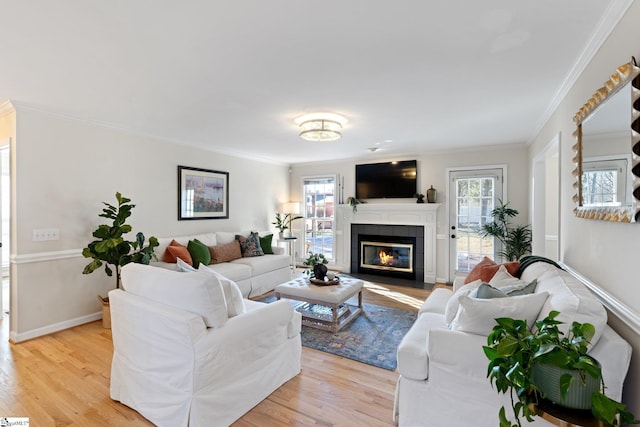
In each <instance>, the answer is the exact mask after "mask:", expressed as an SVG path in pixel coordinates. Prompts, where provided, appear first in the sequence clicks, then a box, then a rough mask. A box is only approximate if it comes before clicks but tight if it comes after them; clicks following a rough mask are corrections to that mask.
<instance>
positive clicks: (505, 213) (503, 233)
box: [481, 200, 532, 261]
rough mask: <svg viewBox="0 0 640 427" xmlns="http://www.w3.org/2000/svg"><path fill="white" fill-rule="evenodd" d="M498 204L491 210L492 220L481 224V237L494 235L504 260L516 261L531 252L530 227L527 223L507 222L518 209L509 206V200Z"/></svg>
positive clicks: (516, 213) (514, 215) (515, 214)
mask: <svg viewBox="0 0 640 427" xmlns="http://www.w3.org/2000/svg"><path fill="white" fill-rule="evenodd" d="M499 202H500V204H499V205H498V206H496V207H495V208H494V209H493V210H492V211H491V216H492V217H493V221H492V222H489V223H487V224H484V225H483V226H482V231H481V233H482V236H483V237H495V238H496V239H498V240H499V241H500V243H502V248H503V250H502V251H500V252H498V253H499V254H500V255H501V256H502V257H503V258H504V259H505V260H506V261H517V260H519V259H520V258H522V257H523V256H524V255H527V254H529V253H531V241H532V236H531V227H530V226H529V225H516V226H512V225H511V224H509V219H510V218H513V217H516V216H517V215H518V211H517V210H516V209H513V208H510V207H509V202H507V203H503V202H502V200H499Z"/></svg>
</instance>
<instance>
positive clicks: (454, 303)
mask: <svg viewBox="0 0 640 427" xmlns="http://www.w3.org/2000/svg"><path fill="white" fill-rule="evenodd" d="M481 284H482V280H480V279H478V280H476V281H474V282H471V283H467V284H466V285H463V286H461V287H460V289H458V290H457V291H455V292H454V293H453V295H452V296H451V298H450V299H449V301H447V306H446V308H445V309H444V321H445V322H446V323H447V325H450V324H451V322H452V321H453V318H454V317H456V314H457V313H458V307H460V297H461V296H467V295H469V294H470V293H471V292H473V291H475V290H476V289H478V287H479V286H480V285H481ZM427 299H428V298H427Z"/></svg>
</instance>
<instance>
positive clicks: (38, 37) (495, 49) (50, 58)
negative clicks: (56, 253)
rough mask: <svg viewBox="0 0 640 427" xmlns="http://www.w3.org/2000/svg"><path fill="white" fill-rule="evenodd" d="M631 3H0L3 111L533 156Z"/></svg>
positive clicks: (292, 146) (328, 148)
mask: <svg viewBox="0 0 640 427" xmlns="http://www.w3.org/2000/svg"><path fill="white" fill-rule="evenodd" d="M629 4H630V0H563V1H557V0H535V1H524V0H484V1H478V0H451V1H439V2H435V1H425V0H398V1H383V0H350V1H344V0H341V1H337V0H325V1H322V2H311V1H306V0H270V1H264V0H235V1H233V0H227V1H213V0H189V1H178V0H163V1H158V0H156V1H152V0H110V1H105V0H59V1H51V0H30V1H16V0H0V5H1V6H0V103H1V102H3V101H5V100H11V101H12V102H14V103H15V105H17V106H18V109H20V108H21V107H24V108H36V109H40V110H46V111H50V112H54V113H59V114H62V115H67V116H71V117H75V118H79V119H83V120H88V121H94V122H97V123H102V124H106V125H110V126H115V127H119V128H123V129H127V130H129V131H134V132H137V133H141V134H147V135H153V136H157V137H160V138H163V139H166V140H170V141H175V142H180V143H184V144H189V145H195V146H201V147H204V148H207V149H210V150H215V151H221V152H225V153H229V154H234V155H240V156H247V157H253V158H259V159H264V160H270V161H275V162H282V163H300V162H309V161H316V160H332V159H340V158H379V157H385V158H399V157H405V156H411V155H416V154H418V153H423V152H429V151H439V150H448V149H457V148H469V147H474V146H486V145H501V144H518V143H520V144H525V143H527V142H528V141H530V140H531V138H533V137H534V136H535V134H536V132H537V131H538V130H539V128H540V126H541V124H542V123H543V121H544V120H545V118H546V117H547V116H548V114H549V113H550V112H551V109H552V108H553V106H554V103H555V102H557V100H558V97H559V95H561V94H562V91H563V90H564V89H566V87H567V83H570V82H571V81H572V80H571V79H572V78H575V74H576V72H575V71H574V72H572V71H571V70H572V68H574V67H575V66H576V64H578V67H576V69H577V71H579V70H580V69H581V68H580V63H581V61H583V62H584V61H586V60H588V58H586V59H585V55H586V56H588V52H589V51H590V50H592V51H594V50H595V48H597V46H594V45H597V44H599V43H600V42H601V41H602V40H601V39H602V37H603V35H605V36H606V34H608V32H609V31H610V29H611V27H612V26H613V25H615V23H617V21H618V19H619V18H620V16H621V14H622V13H623V12H624V10H626V8H627V7H628V5H629ZM594 35H595V39H592V38H593V37H594ZM598 38H600V40H599V39H598ZM627 60H628V57H625V58H620V63H623V62H625V61H627ZM315 111H330V112H335V113H340V114H343V115H344V116H346V117H347V119H348V120H349V121H348V123H347V125H346V126H345V129H344V131H343V138H342V139H341V140H340V141H338V142H333V143H311V142H306V141H304V140H302V139H301V138H300V137H299V136H298V130H297V128H296V125H295V124H294V122H293V120H294V118H296V117H298V116H299V115H301V114H303V113H309V112H315ZM371 147H379V148H380V150H379V151H378V152H377V153H375V154H373V153H370V152H369V151H368V149H369V148H371Z"/></svg>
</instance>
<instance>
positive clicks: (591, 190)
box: [573, 57, 640, 222]
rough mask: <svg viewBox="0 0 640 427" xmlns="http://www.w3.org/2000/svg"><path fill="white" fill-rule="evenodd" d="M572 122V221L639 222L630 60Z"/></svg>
mask: <svg viewBox="0 0 640 427" xmlns="http://www.w3.org/2000/svg"><path fill="white" fill-rule="evenodd" d="M573 120H574V122H575V123H576V125H577V129H576V131H575V133H574V136H575V137H576V140H577V142H576V144H575V145H574V146H573V151H574V154H575V156H574V158H573V162H574V165H575V169H574V171H573V176H574V177H575V182H574V183H573V187H574V189H575V195H574V196H573V200H574V202H576V208H575V209H574V212H575V214H576V216H578V217H579V218H589V219H598V220H604V221H615V222H636V221H640V68H638V66H637V64H636V60H635V58H633V57H632V58H631V60H630V61H629V62H628V63H626V64H623V65H621V66H620V67H618V69H617V70H616V72H615V73H613V74H612V75H611V77H610V78H609V80H607V81H606V82H605V84H604V86H603V87H601V88H600V89H598V90H597V91H596V93H595V94H594V95H593V96H592V97H591V99H589V101H588V102H587V103H586V104H584V105H583V106H582V108H580V111H578V112H577V113H576V115H575V116H574V117H573Z"/></svg>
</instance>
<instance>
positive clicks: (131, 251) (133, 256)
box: [82, 193, 158, 327]
mask: <svg viewBox="0 0 640 427" xmlns="http://www.w3.org/2000/svg"><path fill="white" fill-rule="evenodd" d="M116 200H117V201H118V205H117V206H113V205H111V204H109V203H107V202H102V203H103V204H104V205H105V206H106V207H105V208H104V209H102V213H101V214H99V215H98V216H99V217H102V218H107V219H108V220H111V221H112V222H111V224H100V225H99V226H98V228H97V229H96V230H95V231H94V232H93V234H92V235H93V237H95V238H96V240H94V241H92V242H91V243H89V244H88V245H87V247H86V248H84V249H83V250H82V255H83V256H84V257H85V258H91V262H90V263H89V264H87V265H86V266H85V267H84V270H82V274H90V273H93V272H94V271H96V270H97V269H98V268H100V267H102V265H103V264H104V271H105V273H107V276H109V277H111V276H113V272H114V270H115V273H116V288H120V268H121V267H122V266H123V265H126V264H129V263H130V262H137V263H140V264H149V262H150V261H151V259H152V258H153V259H155V254H154V252H153V249H154V248H155V247H156V246H158V239H156V238H155V237H153V236H152V237H149V244H148V245H147V246H145V237H144V234H142V233H137V234H136V239H135V240H134V241H128V240H125V238H124V235H125V234H127V233H129V232H131V225H129V224H127V223H126V221H127V218H129V217H130V216H131V210H132V209H133V208H134V207H135V206H136V205H134V204H131V203H130V202H131V199H128V198H126V197H123V196H122V195H121V194H120V193H116ZM112 266H113V268H112ZM98 299H99V300H100V301H101V302H102V305H103V326H105V316H104V315H105V314H106V315H107V320H108V304H109V299H108V297H102V296H100V295H98ZM105 306H106V310H107V311H105ZM105 327H108V326H105Z"/></svg>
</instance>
